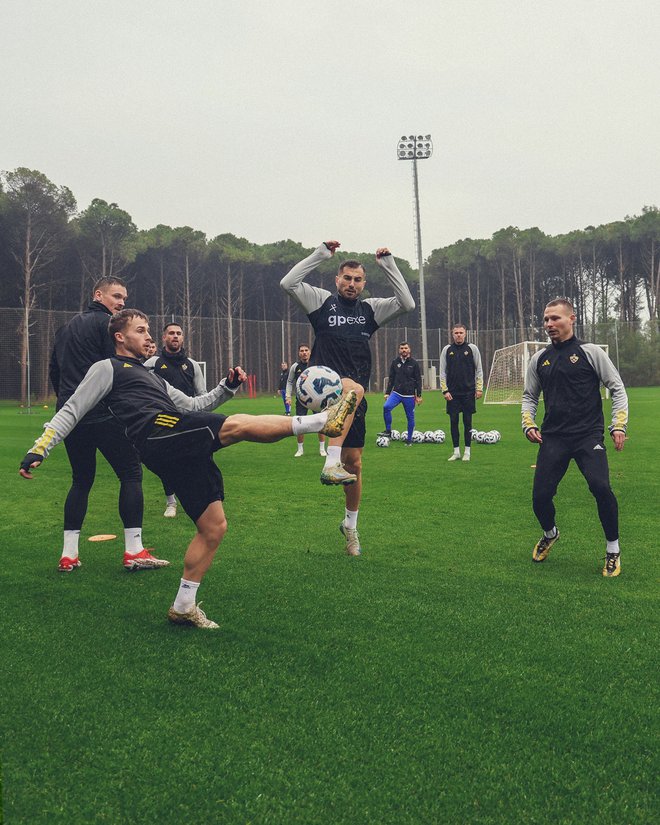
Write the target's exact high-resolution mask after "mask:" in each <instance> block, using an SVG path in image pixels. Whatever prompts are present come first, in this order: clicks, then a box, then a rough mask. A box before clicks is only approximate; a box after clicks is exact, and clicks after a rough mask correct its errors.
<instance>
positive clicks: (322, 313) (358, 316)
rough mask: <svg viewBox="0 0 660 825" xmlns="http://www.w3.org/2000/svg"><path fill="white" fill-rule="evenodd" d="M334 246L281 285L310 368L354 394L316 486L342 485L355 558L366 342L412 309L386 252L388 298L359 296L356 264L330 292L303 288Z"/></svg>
mask: <svg viewBox="0 0 660 825" xmlns="http://www.w3.org/2000/svg"><path fill="white" fill-rule="evenodd" d="M339 246H340V244H339V241H326V242H325V243H322V244H321V245H320V246H319V247H318V248H317V249H315V250H314V252H312V254H311V255H309V256H308V257H307V258H305V259H304V260H303V261H300V263H298V264H296V265H295V266H294V267H293V269H291V270H290V271H289V272H288V273H287V274H286V275H285V276H284V278H282V281H281V282H280V285H281V287H282V289H284V291H285V292H287V293H288V294H289V295H290V296H291V297H292V298H293V299H294V300H295V301H296V302H297V303H298V304H299V305H300V306H301V307H302V309H303V311H304V312H305V314H306V315H307V317H308V318H309V321H310V323H311V325H312V328H313V329H314V335H315V340H314V346H313V347H312V354H311V357H310V364H311V365H313V366H317V365H318V366H325V367H330V368H331V369H333V370H335V371H336V372H337V373H339V375H340V376H341V379H342V384H343V387H344V391H345V392H346V391H349V390H352V391H354V392H355V393H356V395H357V402H358V407H357V410H356V412H355V415H351V416H349V417H348V419H347V422H346V424H345V425H344V429H343V432H342V434H341V436H339V437H333V438H331V439H330V440H329V447H328V448H327V452H328V457H327V458H326V462H325V466H324V467H323V471H322V472H321V483H322V484H343V485H344V494H345V498H346V509H345V513H344V519H343V520H342V522H341V524H340V525H339V529H340V531H341V532H342V534H343V535H344V537H345V538H346V552H347V554H348V555H349V556H359V555H360V553H361V547H360V538H359V535H358V532H357V520H358V510H359V507H360V499H361V497H362V450H363V448H364V442H365V435H366V427H365V414H366V411H367V402H366V400H365V398H364V392H365V389H366V388H367V387H368V386H369V379H370V377H371V349H370V347H369V339H370V338H371V336H372V335H373V334H374V333H375V332H376V330H377V329H378V328H379V327H381V326H383V324H386V323H389V322H391V321H393V320H394V319H395V318H397V317H398V316H399V315H402V314H403V313H405V312H410V311H411V310H413V309H414V308H415V302H414V300H413V297H412V295H411V294H410V290H409V289H408V286H407V284H406V282H405V281H404V279H403V275H402V274H401V273H400V272H399V269H398V267H397V265H396V263H395V261H394V258H393V257H392V255H391V253H390V251H389V249H387V248H386V247H381V248H380V249H377V250H376V263H377V264H378V266H380V267H381V269H383V270H384V272H385V275H386V277H387V280H388V282H389V285H390V287H391V289H392V291H393V292H394V295H393V296H392V297H391V298H366V299H362V298H361V297H360V296H361V295H362V292H363V290H364V287H365V285H366V280H367V277H366V272H365V270H364V266H363V265H362V264H361V263H360V262H359V261H355V260H347V261H343V262H342V263H341V264H340V266H339V271H338V272H337V275H336V276H335V286H336V292H334V293H332V292H328V290H327V289H320V288H319V287H315V286H311V285H310V284H307V283H305V277H306V276H307V275H308V274H309V273H310V272H311V271H312V270H313V269H314V268H315V267H316V266H318V265H319V264H320V263H322V262H323V261H325V260H327V259H329V258H331V257H332V256H333V255H334V254H335V251H336V250H337V249H338V248H339Z"/></svg>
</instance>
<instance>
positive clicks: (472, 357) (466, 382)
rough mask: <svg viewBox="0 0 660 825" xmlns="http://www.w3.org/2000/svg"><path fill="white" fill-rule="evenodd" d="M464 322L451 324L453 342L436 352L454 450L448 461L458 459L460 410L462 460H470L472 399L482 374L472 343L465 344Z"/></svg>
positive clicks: (479, 391) (478, 394)
mask: <svg viewBox="0 0 660 825" xmlns="http://www.w3.org/2000/svg"><path fill="white" fill-rule="evenodd" d="M466 335H467V330H466V329H465V324H454V326H453V327H452V329H451V337H452V339H453V343H451V344H448V345H447V346H446V347H444V349H443V350H442V352H441V353H440V389H441V390H442V394H443V395H444V397H445V400H446V401H447V415H448V416H449V423H450V426H451V441H452V444H453V445H454V452H453V453H452V455H451V456H450V457H449V459H448V461H458V459H459V458H460V457H461V451H460V447H459V443H460V433H459V416H460V415H461V413H463V438H464V441H465V449H464V451H463V461H469V460H470V451H471V447H470V445H471V443H472V435H471V432H470V431H471V430H472V416H473V415H474V413H476V411H477V406H476V403H475V399H476V398H481V396H482V394H483V388H484V373H483V369H482V367H481V354H480V352H479V350H478V349H477V348H476V346H475V345H474V344H466V343H465V336H466Z"/></svg>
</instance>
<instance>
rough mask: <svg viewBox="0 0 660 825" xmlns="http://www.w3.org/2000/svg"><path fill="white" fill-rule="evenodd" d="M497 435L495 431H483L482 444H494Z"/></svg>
mask: <svg viewBox="0 0 660 825" xmlns="http://www.w3.org/2000/svg"><path fill="white" fill-rule="evenodd" d="M496 441H497V436H496V435H495V433H484V442H483V443H484V444H495V442H496Z"/></svg>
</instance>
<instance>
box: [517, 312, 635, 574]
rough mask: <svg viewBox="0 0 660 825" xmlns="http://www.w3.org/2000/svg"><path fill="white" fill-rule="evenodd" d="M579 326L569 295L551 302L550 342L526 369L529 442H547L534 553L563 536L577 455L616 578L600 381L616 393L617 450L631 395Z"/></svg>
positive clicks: (613, 505)
mask: <svg viewBox="0 0 660 825" xmlns="http://www.w3.org/2000/svg"><path fill="white" fill-rule="evenodd" d="M574 324H575V311H574V309H573V306H572V304H571V303H570V301H568V300H567V299H566V298H557V299H556V300H554V301H550V303H549V304H548V305H547V306H546V308H545V311H544V315H543V325H544V327H545V330H546V332H547V333H548V336H549V338H550V342H551V343H550V345H549V346H548V347H546V349H544V350H541V351H540V352H537V353H535V354H534V355H533V356H532V358H531V359H530V361H529V365H528V367H527V373H526V375H525V389H524V391H523V402H522V427H523V431H524V433H525V435H526V436H527V438H528V439H529V441H531V442H532V443H533V444H540V445H541V446H540V448H539V453H538V458H537V459H536V472H535V473H534V488H533V493H532V502H533V507H534V513H535V515H536V517H537V519H538V520H539V523H540V525H541V527H542V529H543V536H542V537H541V539H540V540H539V541H538V542H537V543H536V545H535V547H534V550H533V551H532V560H533V561H535V562H542V561H545V559H546V558H547V557H548V553H549V552H550V548H551V547H552V545H553V544H554V543H555V542H556V541H557V540H558V539H559V530H558V529H557V525H556V524H555V506H554V504H553V501H552V500H553V498H554V496H555V493H556V492H557V487H558V486H559V482H560V481H561V480H562V478H563V477H564V475H565V473H566V470H567V469H568V465H569V464H570V461H571V459H572V458H573V459H575V463H576V464H577V466H578V468H579V470H580V472H581V473H582V475H583V476H584V477H585V479H586V480H587V483H588V485H589V490H590V491H591V493H592V495H593V496H594V498H595V499H596V504H597V506H598V517H599V518H600V523H601V524H602V527H603V532H604V533H605V539H606V541H607V547H606V550H605V566H604V568H603V576H607V577H613V576H618V575H619V573H620V571H621V557H620V548H619V511H618V504H617V500H616V497H615V495H614V493H613V492H612V488H611V487H610V478H609V467H608V464H607V453H606V452H605V443H604V440H605V439H604V429H605V424H604V419H603V402H602V400H601V397H600V385H601V383H602V384H604V385H605V386H606V387H607V388H608V389H609V390H610V392H611V394H612V422H611V424H610V426H609V431H610V435H611V436H612V441H613V442H614V449H615V450H617V451H620V450H622V449H623V445H624V443H625V437H626V427H627V424H628V396H627V394H626V390H625V387H624V386H623V382H622V381H621V377H620V375H619V373H618V372H617V369H616V367H615V366H614V364H613V363H612V362H611V361H610V359H609V358H608V357H607V355H606V354H605V352H603V350H602V349H601V348H600V347H597V346H596V345H595V344H586V343H584V342H583V341H579V340H578V339H577V338H576V337H575V335H574V334H573V325H574ZM541 392H543V401H544V404H545V416H544V418H543V423H542V424H541V429H540V430H539V428H538V427H537V426H536V423H535V422H534V416H535V415H536V409H537V407H538V401H539V396H540V394H541Z"/></svg>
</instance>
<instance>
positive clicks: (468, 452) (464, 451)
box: [463, 447, 470, 455]
mask: <svg viewBox="0 0 660 825" xmlns="http://www.w3.org/2000/svg"><path fill="white" fill-rule="evenodd" d="M463 455H470V448H469V447H466V448H465V449H464V450H463Z"/></svg>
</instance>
